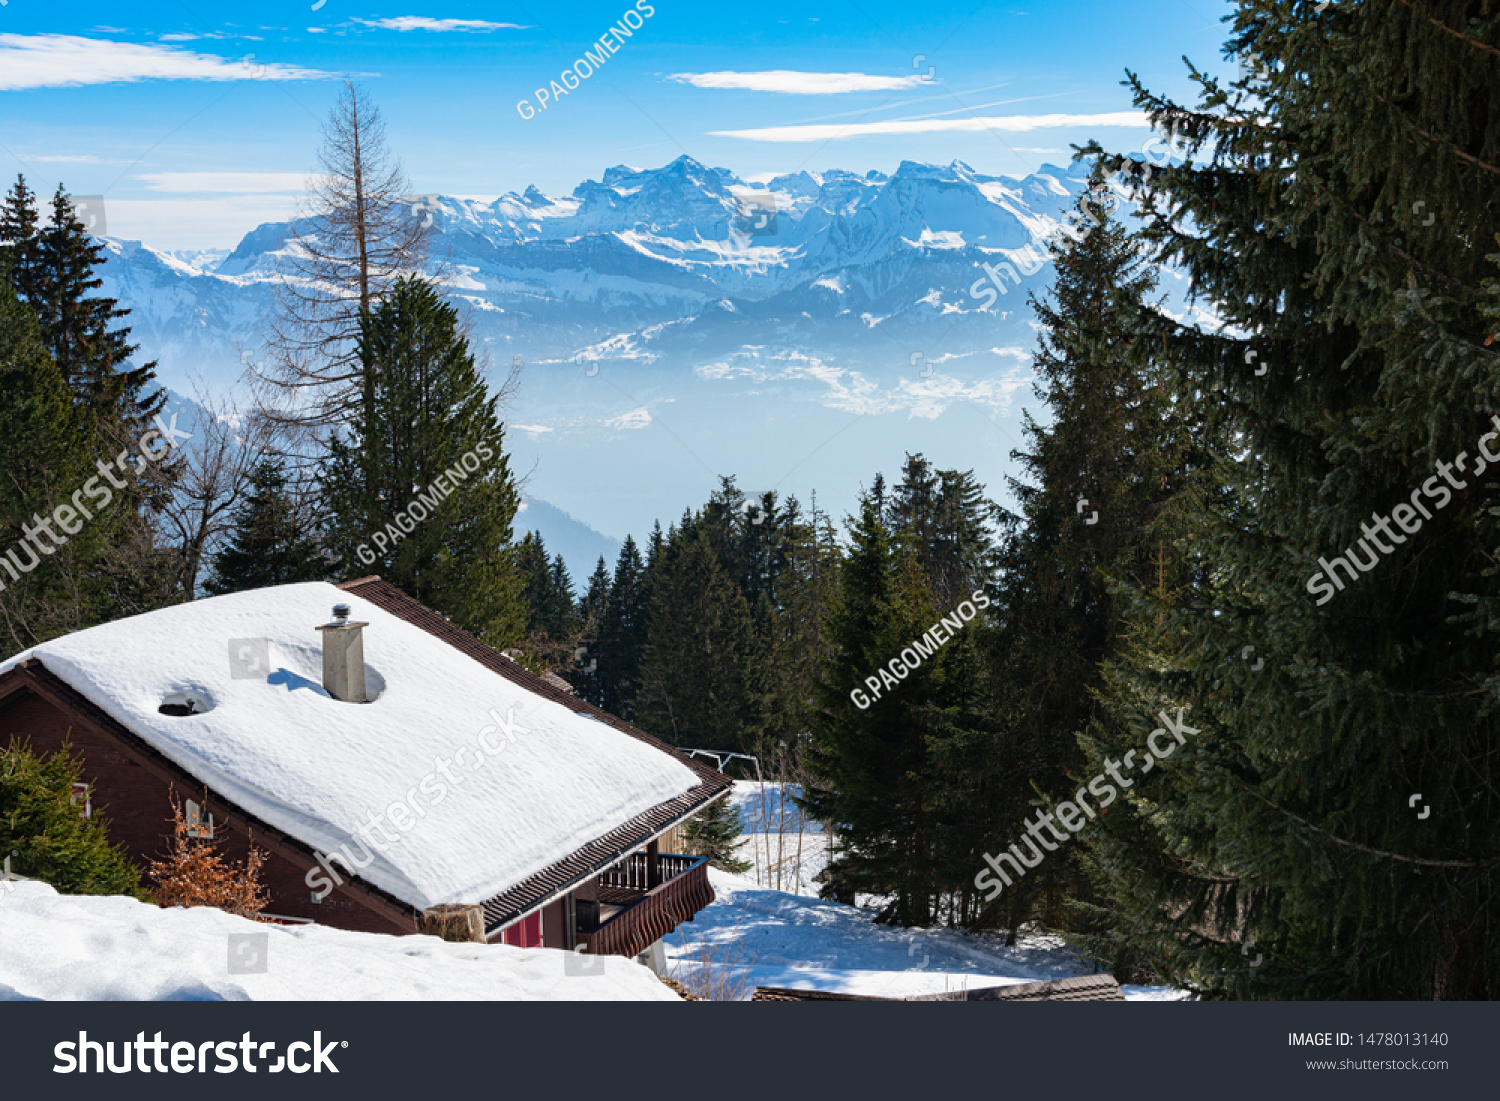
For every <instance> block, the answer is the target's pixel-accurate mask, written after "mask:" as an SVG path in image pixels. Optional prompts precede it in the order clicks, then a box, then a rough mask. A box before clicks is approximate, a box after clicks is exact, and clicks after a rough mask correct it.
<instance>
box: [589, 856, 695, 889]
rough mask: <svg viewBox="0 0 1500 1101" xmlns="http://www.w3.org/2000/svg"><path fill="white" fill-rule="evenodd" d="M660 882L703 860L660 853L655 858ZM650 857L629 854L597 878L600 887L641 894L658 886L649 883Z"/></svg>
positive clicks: (674, 876)
mask: <svg viewBox="0 0 1500 1101" xmlns="http://www.w3.org/2000/svg"><path fill="white" fill-rule="evenodd" d="M656 859H657V861H658V867H659V869H660V871H659V875H660V877H661V882H662V883H665V882H666V881H667V880H669V879H675V878H676V877H677V876H679V875H681V874H682V873H683V872H685V871H687V870H688V869H690V868H691V867H692V866H693V865H694V864H698V863H701V862H702V860H703V859H704V858H702V857H697V856H678V855H677V854H675V853H662V854H660V855H659V856H658V857H657V858H656ZM650 862H651V857H650V855H649V854H647V853H631V854H630V855H629V856H627V857H626V858H625V859H624V861H622V862H621V863H619V864H616V865H615V866H614V867H613V868H611V869H610V870H609V871H607V872H603V873H601V874H600V876H599V886H600V887H613V888H615V889H616V890H623V891H640V892H641V893H642V894H644V893H645V892H647V891H649V890H651V888H653V887H656V886H659V884H656V883H652V882H651V863H650Z"/></svg>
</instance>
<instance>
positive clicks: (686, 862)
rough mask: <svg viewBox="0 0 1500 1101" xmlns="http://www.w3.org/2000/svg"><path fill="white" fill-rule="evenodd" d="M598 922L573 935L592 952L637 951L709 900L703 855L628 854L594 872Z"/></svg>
mask: <svg viewBox="0 0 1500 1101" xmlns="http://www.w3.org/2000/svg"><path fill="white" fill-rule="evenodd" d="M598 895H599V898H598V906H599V911H598V912H599V918H598V924H597V925H595V926H594V927H593V928H591V929H590V928H581V929H579V931H578V940H579V942H580V943H582V944H587V945H588V949H587V950H588V952H589V953H590V954H591V955H596V956H637V955H640V953H642V952H643V951H645V950H646V949H647V948H648V947H650V946H651V945H652V944H654V943H655V942H656V941H658V940H660V939H661V938H662V937H664V936H666V935H667V934H668V933H670V932H671V931H672V930H673V929H676V928H677V926H679V925H681V924H682V923H683V922H685V921H691V920H692V919H693V916H694V915H695V914H697V913H698V911H699V910H701V909H703V908H704V907H705V906H707V905H708V904H709V903H711V902H712V901H713V900H714V889H713V887H711V886H710V885H709V882H708V858H707V857H698V856H678V855H675V854H671V853H661V854H657V853H650V852H646V853H632V854H631V855H630V856H628V857H626V858H625V860H624V861H622V862H621V863H620V864H617V865H616V866H615V867H614V868H611V869H610V870H609V871H607V872H605V873H604V874H602V875H601V876H599V880H598Z"/></svg>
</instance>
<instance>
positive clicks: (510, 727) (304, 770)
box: [0, 582, 698, 909]
mask: <svg viewBox="0 0 1500 1101" xmlns="http://www.w3.org/2000/svg"><path fill="white" fill-rule="evenodd" d="M335 604H349V605H350V606H351V607H352V609H353V619H354V620H355V621H363V622H367V623H368V626H367V627H366V628H365V630H364V655H365V662H366V675H367V677H368V678H369V683H370V687H371V690H372V694H374V696H375V698H374V699H373V701H372V702H370V703H368V704H364V705H360V706H355V705H352V704H347V703H342V702H340V701H338V700H335V699H333V698H332V697H331V696H329V694H328V693H327V692H326V691H324V689H323V684H322V678H323V673H322V669H323V658H322V642H321V640H320V638H319V635H318V632H317V630H316V628H317V627H318V626H319V624H322V623H325V622H326V621H327V619H328V616H329V614H330V612H331V610H332V608H333V606H334V605H335ZM28 657H35V658H38V659H40V661H41V663H42V664H43V665H44V666H45V667H46V668H47V669H48V670H50V671H51V672H53V673H54V674H56V675H57V676H58V677H60V678H61V679H62V680H64V681H66V682H67V683H68V684H69V685H71V686H72V687H73V688H75V689H77V690H78V691H79V692H81V693H82V694H83V695H85V696H87V697H88V698H89V699H90V700H92V701H93V702H94V703H96V704H98V705H99V706H100V707H101V708H103V709H104V710H105V711H107V712H108V713H109V714H110V715H111V716H112V717H113V718H115V719H117V720H118V721H119V722H121V723H123V724H124V725H125V726H126V727H128V728H129V729H130V730H131V731H133V732H134V733H135V734H137V735H139V736H140V737H141V738H143V739H145V740H146V741H147V742H149V743H150V744H151V745H152V746H154V747H155V748H157V749H159V750H160V751H161V752H162V753H164V754H166V755H167V756H168V757H170V758H171V759H172V760H173V761H174V762H176V763H177V764H178V765H181V766H182V767H183V768H184V769H186V770H187V771H188V772H189V773H191V774H192V775H193V776H194V777H196V778H197V779H198V780H200V781H202V782H203V783H204V784H206V785H208V786H209V787H210V788H212V789H213V790H214V791H215V792H216V793H218V794H219V795H222V796H223V797H224V798H226V799H227V800H229V801H231V802H233V803H236V804H238V805H239V806H241V807H243V808H244V809H245V810H247V811H249V812H250V813H252V814H254V815H257V816H258V817H260V818H261V819H263V820H264V821H266V822H267V823H269V824H270V825H272V826H275V827H276V828H278V829H281V830H285V831H286V832H287V833H289V834H291V835H292V836H293V837H295V838H297V839H298V840H300V841H302V842H303V843H305V844H307V845H309V846H311V847H313V848H316V849H318V850H321V851H322V852H324V853H329V854H332V853H334V852H335V851H339V852H342V853H343V854H344V857H345V860H344V862H345V864H346V866H347V865H349V864H353V865H355V866H356V867H357V868H358V870H359V874H360V875H361V876H362V877H363V878H364V879H366V880H369V881H370V882H371V883H374V884H375V885H376V886H377V887H381V888H384V889H385V890H387V891H389V892H391V893H392V894H393V895H395V896H396V897H397V898H399V899H401V900H402V901H403V902H406V903H409V904H411V905H412V906H415V907H418V908H419V909H426V908H427V907H429V906H434V905H437V904H438V903H444V902H457V903H478V902H483V901H484V900H486V899H489V898H492V897H494V896H495V895H497V894H499V893H500V892H501V891H504V890H505V889H506V888H508V887H511V886H513V885H515V884H516V883H519V882H520V881H521V880H523V879H525V878H526V877H527V876H530V875H532V874H533V873H535V872H537V871H540V870H541V869H543V868H545V867H547V866H548V865H550V864H552V863H554V862H556V861H558V860H561V859H562V858H564V857H566V856H568V855H570V854H571V853H573V852H575V851H577V850H578V849H580V848H582V847H583V846H584V845H586V844H588V843H589V842H590V841H593V840H594V839H595V838H598V837H601V836H603V835H604V834H606V833H608V832H609V831H610V830H612V829H614V828H615V827H617V826H619V825H620V824H621V823H623V822H627V821H629V820H630V819H632V818H634V817H635V816H636V815H638V814H641V813H642V812H644V811H646V810H648V809H650V808H651V807H654V806H656V805H658V804H659V803H663V802H665V801H666V800H668V799H671V798H673V797H675V796H677V795H681V794H682V793H683V792H685V791H687V790H688V789H690V788H692V787H693V786H694V785H695V784H696V783H697V782H698V780H697V777H696V776H695V775H694V774H693V772H692V771H691V770H690V769H688V768H687V767H686V766H685V765H683V764H682V763H681V762H679V761H677V760H675V759H674V758H672V757H671V756H669V755H667V754H665V753H662V752H659V751H658V750H656V749H653V748H652V747H651V746H649V745H646V744H643V743H642V742H640V741H638V740H636V739H635V738H632V737H630V736H628V735H626V734H623V733H621V732H620V731H618V730H615V729H613V728H612V727H609V726H607V725H605V724H604V723H602V722H596V721H594V720H593V719H591V718H589V717H588V716H587V715H583V714H581V713H575V712H574V711H573V710H572V709H570V708H568V707H565V706H563V705H562V704H560V703H555V702H553V701H551V700H547V699H544V698H542V697H540V696H536V695H533V694H532V693H530V692H528V691H526V689H524V688H522V687H520V686H519V685H517V684H515V683H513V682H512V681H510V680H507V679H506V678H505V677H502V676H500V675H499V674H498V673H495V672H492V671H491V670H489V669H487V668H485V667H484V666H483V665H481V664H479V662H477V661H475V660H474V659H473V658H470V657H468V656H467V655H465V654H463V653H460V652H459V651H458V650H455V649H454V648H453V647H452V646H450V645H448V644H447V643H446V642H444V641H442V640H441V639H439V638H436V637H434V636H433V635H431V634H429V633H428V632H426V631H424V630H422V629H421V628H420V627H417V626H414V625H413V624H410V623H407V622H405V621H404V620H402V619H399V618H397V617H396V616H394V615H392V614H391V613H389V612H387V611H385V610H384V609H382V608H379V607H377V606H375V605H373V604H371V603H369V602H368V601H365V600H362V599H359V598H358V597H357V596H353V595H351V594H349V593H346V592H344V591H342V590H340V589H337V588H335V587H334V586H332V585H328V584H324V583H323V582H309V583H306V584H300V585H278V586H274V587H271V588H266V589H256V590H253V591H251V592H244V593H234V594H232V595H229V596H217V597H210V598H208V599H206V600H195V601H193V602H192V603H190V604H179V605H176V606H174V607H170V608H163V609H161V610H159V611H154V612H150V613H148V614H146V615H139V616H132V617H130V618H128V619H120V620H116V621H115V622H113V623H106V624H103V625H102V626H98V627H92V628H90V629H88V630H86V631H79V632H78V633H76V634H72V635H67V636H65V637H63V638H58V639H54V640H52V641H50V642H45V643H42V644H41V645H40V646H37V647H35V648H34V649H33V650H31V651H28V652H27V653H23V654H20V655H17V656H16V657H14V658H11V659H10V660H9V661H7V662H3V663H0V672H3V671H4V670H5V669H6V668H8V667H9V666H10V665H12V664H14V663H15V662H17V661H20V660H22V659H24V658H28ZM179 693H182V694H185V695H186V696H187V697H190V698H191V699H193V700H194V701H197V702H198V704H199V705H200V706H199V710H200V711H201V713H196V714H192V715H182V716H173V715H163V714H161V713H160V708H161V706H162V704H163V702H165V701H166V700H167V699H169V698H180V697H178V694H179ZM419 791H420V795H419V794H418V792H419ZM110 795H111V793H110V792H109V791H108V790H104V791H102V792H101V793H100V794H99V795H96V796H95V799H96V800H99V799H101V798H102V799H103V801H104V802H108V801H109V798H110ZM403 804H404V805H403ZM497 808H503V811H497ZM160 814H161V817H162V821H163V822H164V823H166V822H168V821H169V819H170V817H171V808H170V807H168V806H166V805H165V804H164V805H163V806H162V807H161V808H160ZM386 815H389V816H390V817H389V818H388V819H387V818H386ZM403 821H404V822H405V824H404V825H403V824H402V823H403ZM166 828H169V827H167V826H164V829H166ZM393 831H394V837H393V836H392V832H393ZM377 838H378V839H380V840H377ZM371 850H374V851H373V852H372V851H371ZM309 886H315V884H310V885H309Z"/></svg>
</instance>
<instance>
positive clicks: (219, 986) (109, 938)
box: [0, 883, 678, 1001]
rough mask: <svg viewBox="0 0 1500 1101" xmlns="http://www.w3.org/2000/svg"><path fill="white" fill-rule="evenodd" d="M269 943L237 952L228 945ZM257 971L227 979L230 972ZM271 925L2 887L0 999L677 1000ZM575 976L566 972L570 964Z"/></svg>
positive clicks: (636, 981)
mask: <svg viewBox="0 0 1500 1101" xmlns="http://www.w3.org/2000/svg"><path fill="white" fill-rule="evenodd" d="M247 936H248V937H251V938H258V937H260V936H264V937H265V938H266V939H265V942H264V954H263V955H261V954H260V953H261V949H260V947H258V945H257V944H256V942H255V941H254V940H252V941H250V942H249V943H247V944H246V946H245V947H244V948H237V947H236V946H235V943H234V941H233V940H232V939H231V938H240V937H247ZM231 960H233V961H235V962H236V964H237V966H238V967H239V968H241V969H243V968H245V967H247V966H250V967H256V968H259V967H263V968H264V970H263V971H258V972H257V973H251V974H230V973H229V967H230V961H231ZM589 964H590V966H589V967H588V968H581V967H579V966H577V961H575V960H570V959H569V958H568V953H566V952H560V951H556V950H553V949H549V948H537V949H523V948H511V947H509V946H508V945H503V944H449V943H445V942H444V941H441V940H438V939H437V938H436V937H388V936H380V935H378V934H375V933H349V932H345V931H343V930H341V929H330V928H327V927H325V926H322V925H298V926H285V925H266V924H262V923H259V922H254V921H248V920H246V919H245V918H239V917H234V916H233V915H231V914H226V913H223V912H221V911H219V910H212V909H208V908H205V907H200V908H196V909H191V910H183V909H171V910H161V909H158V908H157V907H155V906H150V905H147V904H145V903H141V902H136V901H135V900H134V899H130V898H122V897H106V898H97V897H83V896H76V895H73V896H64V895H59V894H58V893H57V892H56V891H54V890H53V889H52V888H51V887H49V886H47V885H46V884H45V883H10V884H4V883H0V1001H13V1000H28V999H42V1000H47V1001H53V1000H67V1001H72V1000H86V1001H114V1000H121V1001H165V1000H188V1001H220V1000H222V1001H386V1000H402V1001H426V1000H445V1001H446V1000H474V999H491V1000H506V1001H676V1000H678V999H677V996H676V995H675V994H673V993H672V992H671V991H670V990H669V989H668V988H667V987H666V986H665V985H663V984H662V982H661V981H660V980H659V979H657V978H656V976H655V975H653V974H652V973H651V972H650V971H648V970H647V969H646V968H644V967H642V966H641V965H639V964H637V963H636V962H635V961H634V960H626V959H620V958H617V957H613V956H609V957H600V958H599V959H596V960H590V961H589ZM570 965H571V966H570Z"/></svg>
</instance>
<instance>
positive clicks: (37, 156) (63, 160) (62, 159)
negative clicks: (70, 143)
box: [22, 153, 104, 164]
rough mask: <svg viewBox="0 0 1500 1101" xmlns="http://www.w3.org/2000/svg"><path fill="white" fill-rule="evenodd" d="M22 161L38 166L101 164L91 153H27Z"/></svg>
mask: <svg viewBox="0 0 1500 1101" xmlns="http://www.w3.org/2000/svg"><path fill="white" fill-rule="evenodd" d="M22 160H28V161H36V162H37V163H38V164H103V163H104V162H103V161H101V160H100V159H99V158H98V157H96V156H94V155H93V154H92V153H28V154H27V155H26V156H25V157H23V158H22Z"/></svg>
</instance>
